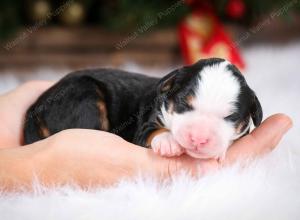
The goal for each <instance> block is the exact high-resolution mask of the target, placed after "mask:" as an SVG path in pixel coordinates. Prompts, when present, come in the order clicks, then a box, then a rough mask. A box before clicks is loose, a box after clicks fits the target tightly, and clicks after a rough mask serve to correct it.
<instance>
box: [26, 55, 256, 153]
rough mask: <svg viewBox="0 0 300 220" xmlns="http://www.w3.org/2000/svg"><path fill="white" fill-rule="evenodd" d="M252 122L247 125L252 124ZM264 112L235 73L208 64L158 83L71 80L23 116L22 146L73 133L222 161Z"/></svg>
mask: <svg viewBox="0 0 300 220" xmlns="http://www.w3.org/2000/svg"><path fill="white" fill-rule="evenodd" d="M251 118H252V120H251ZM261 120H262V109H261V106H260V103H259V101H258V99H257V97H256V95H255V93H254V92H253V91H252V90H251V89H250V88H249V86H248V85H247V83H246V81H245V79H244V77H243V76H242V75H241V73H240V72H239V70H238V69H237V68H236V67H235V66H234V65H232V64H230V63H229V62H228V61H225V60H223V59H217V58H212V59H205V60H200V61H198V62H197V63H195V64H193V65H191V66H186V67H183V68H180V69H177V70H175V71H173V72H171V73H169V74H168V75H166V76H165V77H163V78H162V79H158V78H153V77H148V76H144V75H140V74H135V73H128V72H124V71H120V70H113V69H96V70H82V71H78V72H75V73H73V74H69V75H67V76H66V77H64V78H63V79H62V80H60V81H59V82H58V83H57V84H55V85H54V86H53V87H52V88H50V89H49V90H48V91H46V92H45V93H44V94H43V95H42V96H40V98H39V99H38V100H37V101H36V103H34V104H33V105H32V106H31V107H30V108H29V110H28V112H27V115H26V121H25V126H24V137H25V138H24V139H25V143H26V144H29V143H33V142H35V141H38V140H41V139H44V138H47V137H49V136H50V135H53V134H55V133H57V132H60V131H62V130H65V129H70V128H86V129H96V130H104V131H108V132H112V133H116V134H118V135H119V136H121V137H123V138H124V139H125V140H127V141H130V142H132V143H134V144H137V145H140V146H144V147H152V148H153V150H154V152H156V153H158V154H161V155H163V156H178V155H181V154H182V153H186V154H188V155H190V156H192V157H196V158H222V157H224V155H225V153H226V150H227V148H228V147H229V146H230V144H231V143H232V141H234V140H236V139H238V138H240V137H241V136H243V135H245V134H247V133H249V130H250V124H251V121H253V122H254V125H255V126H258V125H259V124H260V122H261Z"/></svg>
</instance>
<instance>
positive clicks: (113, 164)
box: [0, 82, 292, 186]
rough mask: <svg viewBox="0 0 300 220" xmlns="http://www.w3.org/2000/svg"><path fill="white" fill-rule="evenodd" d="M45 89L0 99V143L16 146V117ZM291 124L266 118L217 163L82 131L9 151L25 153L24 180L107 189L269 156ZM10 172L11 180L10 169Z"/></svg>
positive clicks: (35, 86) (36, 86) (30, 87)
mask: <svg viewBox="0 0 300 220" xmlns="http://www.w3.org/2000/svg"><path fill="white" fill-rule="evenodd" d="M51 85H52V83H50V82H41V83H38V82H35V83H29V84H27V85H23V86H21V87H20V88H18V89H17V90H15V91H13V92H11V93H8V94H6V95H4V96H3V97H1V98H0V106H3V107H2V108H1V109H0V119H1V117H2V119H4V120H5V123H6V126H7V128H9V129H8V130H7V131H6V132H4V135H3V134H0V136H1V135H2V137H4V140H5V141H4V142H3V140H2V143H8V145H7V146H19V145H20V143H21V136H22V119H24V115H25V111H26V109H27V108H28V107H29V105H30V104H31V103H32V102H33V101H34V100H35V99H36V98H37V97H38V96H39V95H40V94H41V93H42V92H43V91H44V90H46V89H47V88H48V87H49V86H51ZM20 99H22V100H20ZM13 110H15V111H13ZM14 117H16V118H14ZM291 124H292V123H291V120H290V119H289V118H288V117H287V116H285V115H283V114H277V115H273V116H271V117H270V118H268V119H266V120H265V121H264V122H263V123H262V124H261V126H260V127H258V128H256V129H255V130H254V131H253V132H252V133H251V134H249V135H247V136H245V137H243V138H241V139H239V140H238V141H236V142H235V143H234V144H233V145H232V146H231V147H230V148H229V150H228V152H227V155H226V158H225V160H224V162H223V163H222V164H219V163H218V161H217V160H213V159H211V160H197V159H194V158H191V157H189V156H186V155H183V156H180V157H174V158H163V157H160V156H157V155H155V154H154V153H153V152H152V150H151V149H146V148H142V147H139V146H136V145H133V144H131V143H128V142H126V141H125V140H123V139H122V138H120V137H118V136H116V135H114V134H110V133H107V132H102V131H95V130H83V129H70V130H66V131H63V132H60V133H58V134H56V135H54V136H51V137H50V138H48V139H45V140H43V141H40V142H37V143H35V144H32V145H28V146H25V147H23V148H20V149H18V150H16V149H15V148H14V149H13V151H11V152H16V151H18V152H19V155H22V154H21V153H20V152H23V151H25V152H26V155H27V156H30V158H28V161H30V166H29V167H30V169H29V170H28V172H29V173H31V175H30V174H27V176H28V178H27V182H28V181H31V180H32V175H33V173H32V172H35V173H38V174H39V177H40V179H41V180H42V181H43V183H45V184H50V183H67V182H70V181H75V182H76V183H78V184H80V185H82V186H87V185H91V184H96V185H108V184H112V183H115V182H116V181H118V180H119V179H121V178H126V177H127V178H130V177H132V176H134V175H136V174H137V173H139V172H141V173H145V174H146V173H149V174H151V175H153V176H156V177H159V178H163V179H165V178H168V177H170V176H172V175H174V174H176V173H178V172H179V171H189V172H191V173H192V174H193V175H195V176H199V175H203V174H205V173H207V172H209V171H211V170H216V169H218V168H220V167H221V166H226V165H230V164H232V163H234V162H236V161H238V160H243V159H245V158H254V157H257V156H260V155H263V154H264V153H266V152H269V151H270V150H272V149H273V148H274V147H275V146H276V145H277V144H278V142H279V141H280V139H281V138H282V136H283V135H284V133H285V132H286V131H287V130H288V129H289V128H290V127H291ZM1 126H3V124H2V125H1ZM3 128H5V126H4V127H3ZM1 131H3V130H1ZM1 133H2V132H1ZM5 138H6V139H5ZM0 140H1V137H0ZM2 146H4V145H2ZM3 152H4V153H5V151H2V153H3ZM7 152H8V151H6V153H7ZM9 154H10V153H9V152H8V155H9ZM3 155H4V156H5V154H2V156H3ZM6 155H7V154H6ZM14 155H15V153H12V154H11V157H12V160H7V161H11V162H13V161H14V160H13V159H14ZM0 157H1V151H0ZM6 158H7V157H6ZM32 158H33V159H32ZM2 159H3V158H2ZM0 161H1V159H0ZM2 161H4V160H2ZM7 165H9V163H7ZM22 166H23V167H22V168H23V169H22V172H23V171H26V170H27V169H24V163H22ZM0 167H1V166H0ZM14 167H16V163H14ZM0 171H1V170H0ZM10 173H11V174H12V175H13V176H14V178H15V177H16V175H15V173H14V172H13V171H12V172H10ZM17 176H18V175H17ZM30 177H31V178H30ZM23 180H24V178H23ZM23 182H26V181H23Z"/></svg>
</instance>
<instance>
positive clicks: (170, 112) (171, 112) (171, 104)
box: [168, 101, 174, 114]
mask: <svg viewBox="0 0 300 220" xmlns="http://www.w3.org/2000/svg"><path fill="white" fill-rule="evenodd" d="M173 112H174V102H173V101H169V103H168V113H169V114H173Z"/></svg>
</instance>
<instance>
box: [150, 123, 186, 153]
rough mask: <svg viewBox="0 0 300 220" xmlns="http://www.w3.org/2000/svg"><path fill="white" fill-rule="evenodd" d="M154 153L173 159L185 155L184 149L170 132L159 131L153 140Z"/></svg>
mask: <svg viewBox="0 0 300 220" xmlns="http://www.w3.org/2000/svg"><path fill="white" fill-rule="evenodd" d="M151 147H152V149H153V151H154V152H155V153H157V154H160V155H161V156H165V157H173V156H179V155H181V154H183V152H184V150H183V148H182V147H181V146H180V145H179V144H178V143H177V141H176V140H175V139H174V137H173V135H172V134H171V132H170V131H167V130H165V129H164V130H158V131H156V134H155V135H154V137H153V138H152V140H151Z"/></svg>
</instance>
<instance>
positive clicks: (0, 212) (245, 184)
mask: <svg viewBox="0 0 300 220" xmlns="http://www.w3.org/2000/svg"><path fill="white" fill-rule="evenodd" d="M243 53H244V57H245V59H246V63H247V70H246V71H245V74H246V78H247V80H248V83H249V85H250V86H251V87H253V89H254V90H255V91H256V93H257V95H258V97H259V98H260V100H261V103H262V106H263V110H264V115H265V116H269V115H271V114H273V113H277V112H284V113H286V114H288V115H290V116H291V117H292V118H293V120H294V127H293V129H291V130H290V132H289V133H288V134H287V135H286V136H285V138H284V139H283V140H282V142H281V143H280V145H279V146H278V147H277V149H276V150H275V151H274V152H272V153H271V154H269V155H267V156H265V157H264V158H262V159H259V160H257V161H255V162H253V163H252V164H251V165H250V166H249V167H247V168H245V169H243V170H242V171H241V170H239V169H238V165H236V166H233V167H230V168H228V169H224V170H222V171H220V172H218V173H215V174H211V175H210V176H206V177H204V178H202V179H200V180H193V179H191V178H189V177H187V176H185V175H184V174H182V175H181V176H178V177H177V178H176V179H175V180H174V182H173V183H172V184H158V183H157V182H155V181H154V180H151V179H149V178H140V177H137V178H136V179H135V180H134V181H130V182H128V181H121V182H120V183H119V184H117V185H115V186H112V187H111V188H98V189H90V190H81V189H79V188H77V187H76V186H64V187H61V188H52V189H48V188H44V187H43V186H41V185H39V184H38V183H37V184H35V191H34V192H33V193H26V192H24V193H10V194H5V193H3V192H2V193H1V192H0V219H1V220H16V219H22V220H23V219H24V220H25V219H43V220H48V219H49V220H53V219H56V220H60V219H72V220H77V219H78V220H79V219H80V220H88V219H89V220H90V219H114V220H117V219H122V220H124V219H131V220H135V219H136V220H140V219H151V220H153V219H178V220H179V219H203V220H205V219H239V220H241V219H243V220H246V219H249V220H250V219H251V220H253V219H264V220H266V219H272V220H277V219H278V220H279V219H280V220H281V219H282V220H283V219H288V220H299V219H300V148H299V147H300V146H299V145H300V144H299V143H298V141H300V140H299V135H300V132H299V131H300V114H299V112H300V72H299V71H300V62H299V57H300V42H299V43H292V44H288V45H281V46H255V47H250V48H246V49H244V50H243ZM124 69H128V70H132V71H139V72H143V73H146V74H152V75H164V74H166V73H167V71H169V70H170V69H171V68H170V69H168V70H158V69H155V70H153V69H152V70H146V69H141V68H139V67H137V66H135V65H133V64H128V65H126V66H124ZM57 72H58V71H53V70H49V69H48V70H47V69H43V70H40V71H39V72H38V73H37V74H36V73H34V74H32V73H28V74H22V75H21V74H20V75H16V74H14V73H13V72H7V73H2V74H0V93H3V92H5V91H8V90H10V89H13V88H15V87H16V86H17V85H18V84H20V83H21V82H24V81H26V80H30V79H48V80H49V79H50V80H53V79H58V78H60V77H61V76H62V75H63V74H65V73H67V71H66V70H63V71H60V74H58V73H57Z"/></svg>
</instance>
